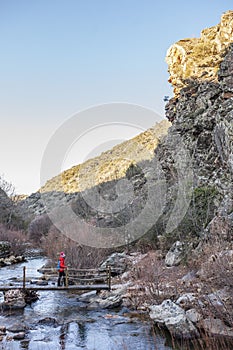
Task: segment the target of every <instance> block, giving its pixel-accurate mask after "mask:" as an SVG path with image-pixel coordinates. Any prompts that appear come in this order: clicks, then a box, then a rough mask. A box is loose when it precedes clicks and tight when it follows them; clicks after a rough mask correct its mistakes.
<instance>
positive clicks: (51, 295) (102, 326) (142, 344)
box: [0, 258, 172, 350]
mask: <svg viewBox="0 0 233 350" xmlns="http://www.w3.org/2000/svg"><path fill="white" fill-rule="evenodd" d="M45 262H46V259H45V258H35V259H30V260H28V262H26V263H23V264H18V265H15V266H8V267H3V268H1V269H0V284H7V283H9V282H10V281H11V280H13V279H15V278H17V279H20V278H22V267H23V266H26V267H27V277H31V278H32V277H33V278H35V277H39V276H41V274H40V273H39V272H37V270H38V269H39V268H40V267H42V266H43V265H44V264H45ZM0 296H1V300H0V301H3V293H1V292H0ZM0 326H6V327H7V329H9V330H10V329H11V327H14V326H16V328H17V327H18V328H19V327H20V326H21V327H22V328H24V327H26V329H27V330H26V337H25V339H24V340H21V341H19V340H10V339H9V340H7V339H6V337H5V338H4V339H3V341H2V342H1V343H0V350H1V349H9V350H18V349H30V350H42V349H43V350H75V349H87V350H124V349H125V350H171V349H172V347H169V346H166V345H165V339H164V338H163V337H162V336H160V335H158V334H154V332H153V330H152V325H151V323H150V322H149V321H148V320H147V321H146V320H143V319H139V318H136V317H134V318H132V317H130V313H129V314H127V313H126V312H125V310H124V309H119V310H117V311H116V310H115V311H113V310H88V309H87V304H84V303H82V302H79V301H78V297H77V295H75V294H70V293H69V292H66V291H44V292H39V300H37V301H36V302H34V303H32V304H31V305H28V306H26V307H25V308H24V309H23V310H17V311H13V310H11V311H3V310H2V311H1V313H0ZM11 334H13V333H11V332H9V331H8V332H7V335H11Z"/></svg>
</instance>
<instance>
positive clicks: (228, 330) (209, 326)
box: [200, 317, 233, 338]
mask: <svg viewBox="0 0 233 350" xmlns="http://www.w3.org/2000/svg"><path fill="white" fill-rule="evenodd" d="M200 326H201V327H203V328H204V330H205V331H206V332H208V333H210V334H211V335H215V336H226V337H232V338H233V327H228V326H226V325H225V324H224V323H223V321H222V320H220V319H216V318H213V317H209V318H206V319H204V320H202V322H201V323H200Z"/></svg>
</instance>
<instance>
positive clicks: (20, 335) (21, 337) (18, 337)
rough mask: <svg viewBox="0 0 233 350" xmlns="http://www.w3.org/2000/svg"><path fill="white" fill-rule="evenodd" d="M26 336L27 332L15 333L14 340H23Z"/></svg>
mask: <svg viewBox="0 0 233 350" xmlns="http://www.w3.org/2000/svg"><path fill="white" fill-rule="evenodd" d="M24 338H25V333H24V332H20V333H17V334H15V335H13V339H14V340H22V339H24Z"/></svg>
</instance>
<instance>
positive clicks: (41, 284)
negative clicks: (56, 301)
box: [36, 280, 48, 286]
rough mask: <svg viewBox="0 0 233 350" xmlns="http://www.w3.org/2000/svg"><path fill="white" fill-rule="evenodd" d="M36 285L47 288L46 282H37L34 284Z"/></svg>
mask: <svg viewBox="0 0 233 350" xmlns="http://www.w3.org/2000/svg"><path fill="white" fill-rule="evenodd" d="M36 284H37V285H38V286H47V285H48V281H44V280H39V281H37V282H36Z"/></svg>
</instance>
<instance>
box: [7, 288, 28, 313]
mask: <svg viewBox="0 0 233 350" xmlns="http://www.w3.org/2000/svg"><path fill="white" fill-rule="evenodd" d="M25 306H26V301H25V298H24V293H23V291H22V290H20V289H14V290H8V291H6V292H5V295H4V302H3V307H4V308H14V309H23V308H24V307H25Z"/></svg>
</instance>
